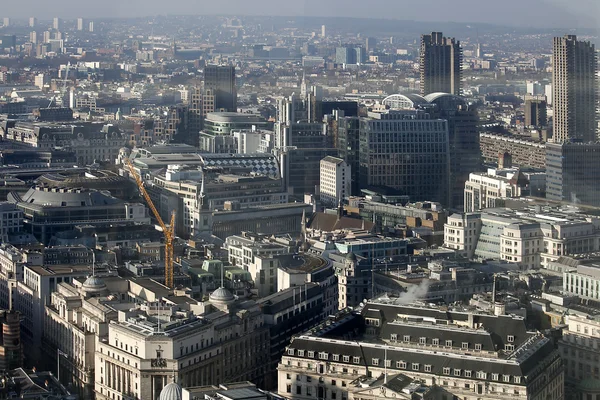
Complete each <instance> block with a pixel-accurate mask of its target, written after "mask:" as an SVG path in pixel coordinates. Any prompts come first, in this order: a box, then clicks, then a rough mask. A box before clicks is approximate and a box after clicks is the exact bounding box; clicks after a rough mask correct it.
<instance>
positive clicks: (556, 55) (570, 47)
mask: <svg viewBox="0 0 600 400" xmlns="http://www.w3.org/2000/svg"><path fill="white" fill-rule="evenodd" d="M552 63H553V64H552V102H553V103H552V107H553V111H554V120H553V127H554V136H553V141H554V142H555V143H563V142H568V141H571V140H577V141H582V142H593V141H596V125H595V117H596V101H597V98H596V97H597V94H596V91H597V90H598V88H597V85H596V81H597V77H596V69H597V67H596V49H595V46H594V45H593V44H592V43H590V42H584V41H579V40H577V36H575V35H565V36H564V37H555V38H554V46H553V49H552Z"/></svg>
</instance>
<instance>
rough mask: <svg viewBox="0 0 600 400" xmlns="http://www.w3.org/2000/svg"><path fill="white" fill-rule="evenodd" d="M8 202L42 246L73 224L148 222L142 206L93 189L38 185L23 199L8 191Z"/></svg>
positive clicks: (146, 212)
mask: <svg viewBox="0 0 600 400" xmlns="http://www.w3.org/2000/svg"><path fill="white" fill-rule="evenodd" d="M8 201H9V203H12V204H14V205H15V206H16V207H17V208H18V209H19V210H21V212H22V213H23V215H24V229H25V230H26V231H27V232H29V233H31V234H33V235H34V236H35V237H36V238H37V239H38V240H40V241H41V242H42V243H46V244H47V243H48V242H49V241H50V239H51V238H52V237H53V235H55V234H56V233H58V232H64V231H68V230H72V229H74V228H75V226H77V225H84V224H90V225H103V224H108V223H127V222H130V223H142V224H149V223H150V217H149V216H148V209H147V208H146V206H145V205H143V204H140V203H126V202H124V201H122V200H119V199H117V198H115V197H112V196H110V195H107V194H106V193H103V192H100V191H96V190H88V189H83V188H77V189H74V188H57V187H49V186H45V185H42V186H35V187H32V188H31V189H29V191H27V193H25V194H24V195H23V196H21V195H20V194H19V193H17V192H11V193H9V195H8Z"/></svg>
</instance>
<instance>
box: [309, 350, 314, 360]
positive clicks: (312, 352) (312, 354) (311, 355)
mask: <svg viewBox="0 0 600 400" xmlns="http://www.w3.org/2000/svg"><path fill="white" fill-rule="evenodd" d="M308 357H309V358H315V352H314V351H310V350H309V351H308Z"/></svg>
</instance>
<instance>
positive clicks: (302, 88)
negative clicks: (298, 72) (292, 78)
mask: <svg viewBox="0 0 600 400" xmlns="http://www.w3.org/2000/svg"><path fill="white" fill-rule="evenodd" d="M300 96H301V97H302V98H303V99H306V97H307V96H308V84H307V83H306V71H305V70H304V69H303V70H302V84H301V85H300Z"/></svg>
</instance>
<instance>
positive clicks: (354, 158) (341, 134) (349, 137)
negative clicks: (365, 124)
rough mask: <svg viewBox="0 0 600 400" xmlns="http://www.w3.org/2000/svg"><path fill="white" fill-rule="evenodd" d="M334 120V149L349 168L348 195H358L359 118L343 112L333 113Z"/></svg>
mask: <svg viewBox="0 0 600 400" xmlns="http://www.w3.org/2000/svg"><path fill="white" fill-rule="evenodd" d="M334 119H335V122H336V124H337V132H336V133H337V134H336V137H335V147H336V148H337V150H338V157H339V158H341V159H342V160H344V161H345V162H346V164H347V165H348V167H349V168H350V176H351V179H350V194H351V195H352V196H358V195H359V194H360V157H359V150H360V146H359V143H360V129H359V127H360V118H359V117H358V116H346V115H345V112H343V111H334Z"/></svg>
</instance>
